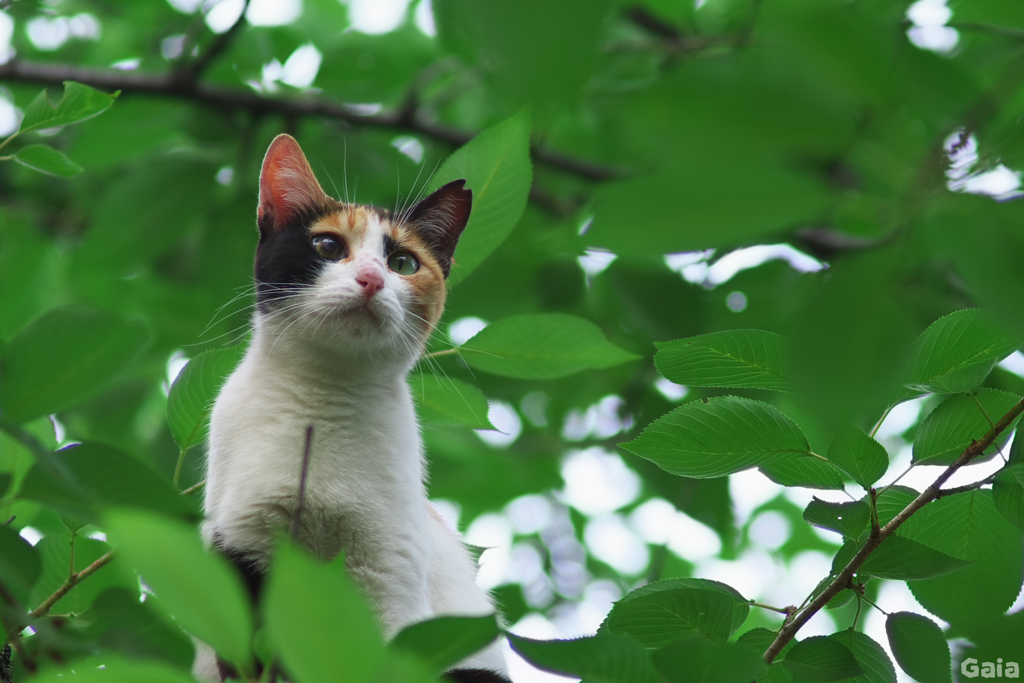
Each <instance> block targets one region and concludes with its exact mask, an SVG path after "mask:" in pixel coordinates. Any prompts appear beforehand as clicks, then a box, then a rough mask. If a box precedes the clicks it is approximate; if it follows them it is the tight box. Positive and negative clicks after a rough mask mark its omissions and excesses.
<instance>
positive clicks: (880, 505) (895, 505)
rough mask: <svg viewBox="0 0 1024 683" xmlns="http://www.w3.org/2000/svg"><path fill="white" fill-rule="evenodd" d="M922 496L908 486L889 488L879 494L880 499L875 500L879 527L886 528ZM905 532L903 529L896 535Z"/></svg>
mask: <svg viewBox="0 0 1024 683" xmlns="http://www.w3.org/2000/svg"><path fill="white" fill-rule="evenodd" d="M919 495H921V494H920V492H919V491H915V490H914V489H912V488H910V487H908V486H898V485H897V486H887V487H886V488H884V489H883V490H882V491H880V492H879V493H878V497H877V498H876V499H875V510H877V512H878V525H879V526H885V525H886V524H888V523H889V522H891V521H892V519H893V518H894V517H895V516H896V515H898V514H899V513H901V512H903V510H904V509H906V507H907V506H908V505H910V504H911V503H912V502H913V501H914V499H915V498H917V497H918V496H919ZM903 531H904V529H903V528H902V527H901V528H899V529H897V530H896V533H898V534H900V533H902V532H903Z"/></svg>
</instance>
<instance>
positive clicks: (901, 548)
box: [858, 534, 970, 581]
mask: <svg viewBox="0 0 1024 683" xmlns="http://www.w3.org/2000/svg"><path fill="white" fill-rule="evenodd" d="M968 564H970V561H969V560H961V559H959V558H956V557H951V556H950V555H947V554H946V553H943V552H940V551H938V550H935V549H934V548H930V547H928V546H926V545H924V544H923V543H918V542H917V541H913V540H911V539H909V538H904V537H903V536H898V535H896V534H893V535H892V536H889V537H888V538H887V539H885V540H884V541H882V544H881V545H879V546H878V547H877V548H875V551H874V552H873V553H871V554H870V555H868V558H867V559H866V560H865V561H864V564H862V565H861V566H860V569H859V570H858V571H859V572H860V573H862V574H867V575H870V576H877V577H878V578H880V579H897V580H904V581H907V580H912V579H930V578H932V577H935V576H943V575H945V574H950V573H952V572H955V571H956V570H958V569H961V568H962V567H964V566H966V565H968Z"/></svg>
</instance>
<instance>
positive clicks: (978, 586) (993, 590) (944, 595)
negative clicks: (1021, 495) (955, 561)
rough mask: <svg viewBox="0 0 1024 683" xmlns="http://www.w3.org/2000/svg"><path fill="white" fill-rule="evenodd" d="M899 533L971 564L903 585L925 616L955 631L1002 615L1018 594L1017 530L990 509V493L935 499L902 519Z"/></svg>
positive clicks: (981, 492)
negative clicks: (903, 529)
mask: <svg viewBox="0 0 1024 683" xmlns="http://www.w3.org/2000/svg"><path fill="white" fill-rule="evenodd" d="M904 527H907V528H906V530H905V533H906V535H907V536H909V537H910V538H913V539H914V540H915V541H918V542H920V543H924V544H925V545H928V546H930V547H932V548H935V549H936V550H939V551H940V552H944V553H946V554H948V555H952V556H954V557H957V558H960V559H963V560H968V561H971V564H969V565H968V566H966V567H964V568H963V569H960V570H959V571H955V572H953V573H951V574H946V575H945V576H938V577H936V578H933V579H924V580H922V581H913V582H911V583H909V584H908V585H909V586H910V590H911V591H912V592H913V593H914V597H916V598H917V600H918V602H920V603H921V605H922V606H923V607H924V608H925V609H927V610H928V611H929V612H931V613H932V614H934V615H935V616H937V617H939V618H940V619H944V620H945V621H948V622H949V623H951V624H953V625H954V626H957V627H960V628H971V627H972V626H974V625H978V624H982V623H984V622H985V621H986V620H988V619H993V618H995V617H996V616H998V615H1000V614H1002V613H1004V612H1005V611H1006V610H1007V609H1008V608H1009V607H1010V605H1012V604H1013V601H1014V600H1015V599H1016V597H1017V595H1018V594H1019V593H1020V589H1021V574H1022V562H1024V558H1022V557H1021V551H1020V549H1021V542H1022V540H1021V539H1022V536H1024V534H1022V532H1021V530H1020V529H1018V528H1017V527H1015V526H1013V525H1012V524H1010V523H1009V522H1007V521H1006V520H1005V519H1003V517H1002V515H1000V514H999V512H998V511H997V510H996V507H995V503H994V502H993V500H992V492H991V491H971V492H967V493H959V494H956V495H952V496H946V497H944V498H940V499H939V500H936V501H934V502H932V503H929V504H928V505H926V506H925V507H924V508H922V509H921V510H919V511H918V512H917V513H916V514H914V516H912V517H911V518H910V519H909V520H907V522H906V524H904Z"/></svg>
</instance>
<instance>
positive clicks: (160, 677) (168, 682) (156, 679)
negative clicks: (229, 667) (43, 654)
mask: <svg viewBox="0 0 1024 683" xmlns="http://www.w3.org/2000/svg"><path fill="white" fill-rule="evenodd" d="M69 680H73V681H75V683H129V682H130V683H195V679H194V678H192V676H190V675H189V674H188V673H186V672H185V671H182V670H180V669H176V668H173V667H171V666H170V665H168V664H165V663H163V662H152V661H150V662H146V661H130V660H127V659H121V658H120V657H117V656H115V655H111V654H110V653H104V654H102V655H97V656H96V657H92V658H88V659H76V660H75V661H74V662H72V663H71V664H68V665H66V666H62V667H60V668H57V669H46V670H45V671H44V672H43V673H40V674H37V675H35V676H33V677H32V683H67V681H69Z"/></svg>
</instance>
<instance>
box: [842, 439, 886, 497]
mask: <svg viewBox="0 0 1024 683" xmlns="http://www.w3.org/2000/svg"><path fill="white" fill-rule="evenodd" d="M828 461H829V462H830V463H832V464H833V465H835V466H836V467H838V468H839V469H841V470H842V471H844V472H846V474H848V475H849V476H850V478H851V479H853V480H854V481H855V482H857V483H858V484H860V485H861V486H863V487H864V488H865V489H869V488H871V486H872V484H874V483H875V482H876V481H878V480H879V479H881V478H882V475H884V474H885V471H886V470H887V469H888V468H889V454H888V453H887V452H886V450H885V447H884V446H882V444H880V443H878V442H877V441H875V440H874V439H873V438H871V437H870V436H868V435H867V434H865V433H864V432H862V431H860V430H859V429H852V428H851V429H848V430H844V431H842V432H840V434H839V435H838V436H836V438H835V439H833V440H832V443H831V444H829V447H828Z"/></svg>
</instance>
